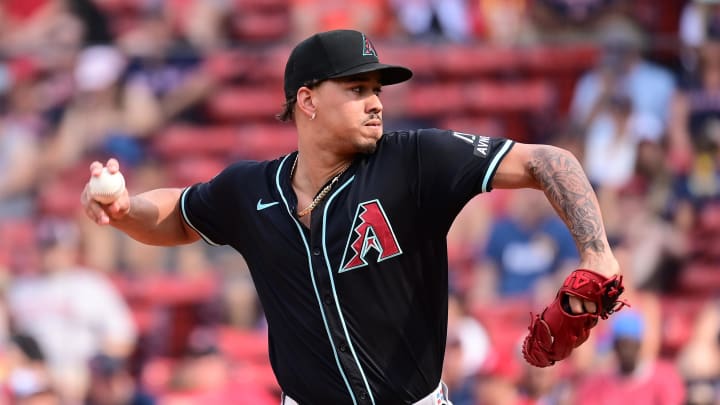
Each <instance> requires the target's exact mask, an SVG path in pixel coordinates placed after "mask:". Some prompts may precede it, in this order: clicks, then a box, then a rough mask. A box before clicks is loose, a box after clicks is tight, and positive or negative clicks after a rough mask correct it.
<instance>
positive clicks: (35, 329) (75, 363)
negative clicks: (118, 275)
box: [7, 218, 136, 402]
mask: <svg viewBox="0 0 720 405" xmlns="http://www.w3.org/2000/svg"><path fill="white" fill-rule="evenodd" d="M36 243H37V245H38V247H39V250H40V262H41V267H40V269H38V271H37V274H34V275H26V276H22V277H16V278H14V279H12V280H11V282H10V285H9V286H8V290H7V297H8V298H7V299H8V307H9V311H10V316H11V321H12V323H13V325H14V327H15V328H16V329H17V330H18V331H20V332H21V333H25V334H28V335H29V336H32V337H33V338H34V339H36V340H37V342H38V343H39V345H40V347H41V348H42V350H43V352H44V353H45V356H46V361H47V364H48V367H49V371H50V375H51V381H52V382H53V385H54V387H55V388H56V389H57V390H58V392H59V393H60V394H61V395H62V397H63V399H64V400H66V401H71V402H72V401H79V400H81V399H82V397H83V395H84V393H85V390H86V388H87V384H88V377H89V376H88V372H87V362H88V360H89V359H90V358H91V357H92V356H93V355H95V354H96V353H98V352H100V351H103V352H106V353H112V354H114V355H117V356H121V357H122V356H127V355H129V354H130V352H131V351H132V350H133V346H134V344H135V333H136V332H135V325H134V323H133V320H132V318H131V315H130V312H129V309H128V308H127V306H126V305H125V303H124V301H123V299H122V297H121V296H119V295H118V293H117V291H116V290H115V288H114V287H113V286H112V285H111V284H110V283H109V282H108V281H107V280H106V279H105V278H104V277H102V276H101V275H100V274H98V273H96V272H94V271H92V270H90V269H85V268H82V267H81V266H80V265H79V264H78V262H77V258H78V252H79V247H80V243H81V241H80V239H79V237H78V230H77V229H76V226H75V224H74V222H72V221H69V220H59V219H50V218H47V219H44V220H42V221H40V222H39V224H38V229H37V242H36Z"/></svg>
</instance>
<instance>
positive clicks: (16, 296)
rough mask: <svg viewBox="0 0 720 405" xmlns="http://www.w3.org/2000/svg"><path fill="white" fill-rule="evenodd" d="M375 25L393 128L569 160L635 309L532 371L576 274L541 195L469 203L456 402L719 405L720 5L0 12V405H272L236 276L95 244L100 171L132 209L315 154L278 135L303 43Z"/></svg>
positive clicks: (102, 3) (244, 283)
mask: <svg viewBox="0 0 720 405" xmlns="http://www.w3.org/2000/svg"><path fill="white" fill-rule="evenodd" d="M335 28H354V29H358V30H362V31H364V32H366V33H367V34H368V35H369V37H370V38H372V39H373V41H374V43H375V46H376V48H377V49H378V52H379V53H380V57H381V59H382V60H383V61H384V62H386V63H402V64H404V65H407V66H409V67H411V68H412V69H413V70H414V71H415V78H414V79H413V80H412V81H411V82H409V83H408V84H404V85H400V86H390V87H388V88H386V89H384V91H383V102H384V105H385V112H384V116H385V122H386V127H387V129H401V128H417V127H440V128H448V129H453V130H457V131H462V132H470V133H477V134H484V135H491V136H505V137H509V138H512V139H515V140H517V141H521V142H536V143H549V144H554V145H558V146H562V147H564V148H568V149H570V150H571V151H573V152H574V153H575V154H576V155H577V156H578V158H579V159H580V161H581V162H582V163H583V165H584V168H585V170H586V171H587V173H588V176H589V177H590V179H591V181H592V183H593V185H594V187H595V188H596V190H597V193H598V195H599V198H600V201H601V205H602V208H603V213H604V219H605V222H606V227H607V231H608V235H609V237H610V240H611V243H612V245H613V247H614V249H615V250H614V251H615V253H616V255H617V256H618V259H619V260H620V261H621V265H622V268H623V270H624V273H625V280H626V285H627V287H628V288H627V291H626V298H627V299H628V300H629V301H630V302H631V303H632V308H630V309H624V310H623V311H622V312H620V313H618V314H616V315H615V316H613V317H612V318H611V320H609V321H607V322H601V324H600V325H599V326H598V327H597V328H596V329H595V330H594V332H593V335H592V336H591V339H590V340H589V341H588V342H587V343H586V344H585V345H583V346H582V347H581V348H580V349H579V350H577V351H576V352H575V353H574V354H573V355H572V357H571V358H569V359H568V360H566V361H564V362H562V363H561V364H558V365H556V366H555V367H552V368H548V369H534V368H530V367H528V366H526V365H525V363H524V361H523V360H522V359H521V357H519V356H518V353H519V349H518V348H519V344H520V342H521V340H522V337H523V336H524V334H525V332H526V328H527V325H528V323H529V312H530V311H531V310H534V311H537V310H538V309H540V308H542V307H543V306H544V305H546V304H547V303H548V302H550V300H551V299H552V298H553V296H554V294H555V292H556V291H557V288H558V286H559V284H560V281H561V280H562V279H563V278H564V277H565V275H567V274H568V272H569V271H570V270H571V269H572V267H573V266H574V265H576V263H577V259H578V257H577V252H576V250H575V246H574V244H573V241H572V239H571V238H570V235H569V233H568V231H567V230H566V229H565V228H564V225H563V224H562V222H560V220H559V218H558V217H557V216H556V215H555V214H554V212H553V211H552V209H551V208H550V207H549V205H548V204H547V202H546V201H545V199H544V197H543V196H542V194H540V192H537V191H529V190H519V191H504V190H498V191H494V192H492V193H490V194H488V195H484V196H481V197H478V198H475V199H473V200H472V201H471V202H470V203H469V204H468V206H467V207H466V209H465V210H464V211H463V212H462V213H461V215H460V217H459V218H458V220H457V221H456V223H455V225H454V226H453V228H452V230H451V232H450V234H449V235H448V240H449V250H450V280H451V302H450V321H449V331H448V334H449V335H448V349H447V354H446V361H445V369H444V373H443V374H444V375H443V378H444V380H445V382H446V383H447V384H448V385H449V386H450V393H451V398H453V400H454V403H455V405H520V404H523V405H529V404H537V405H555V404H573V405H574V404H578V405H587V404H589V405H592V404H597V405H605V404H633V405H643V404H663V405H664V404H667V405H672V404H693V405H713V404H720V357H719V352H718V349H719V348H720V300H718V298H719V297H720V266H719V265H720V150H719V148H718V146H719V145H720V1H711V0H696V1H692V0H664V1H655V0H357V1H352V2H346V3H343V2H337V1H334V0H167V1H163V0H3V1H0V291H1V293H2V294H0V296H1V297H2V299H1V300H0V404H26V405H29V404H34V405H35V404H36V405H41V404H43V405H44V404H71V405H74V404H98V405H100V404H107V405H110V404H113V405H120V404H137V405H139V404H167V405H185V404H230V403H235V404H246V403H252V404H255V405H264V404H276V403H277V402H278V401H279V399H278V398H279V388H278V386H277V384H276V382H275V379H274V377H273V375H272V371H271V369H270V366H269V362H268V353H267V342H266V339H267V337H266V329H265V323H264V319H263V313H262V308H261V307H260V306H259V304H258V301H257V298H256V295H255V290H254V287H253V285H252V281H251V280H250V277H249V273H248V271H247V267H246V265H245V263H244V261H243V260H242V257H240V256H239V255H238V254H236V253H235V252H233V251H230V250H229V249H225V248H212V249H210V248H208V247H207V246H205V245H204V244H202V243H195V244H193V245H189V246H184V247H181V248H153V247H148V246H144V245H141V244H139V243H136V242H134V241H132V240H130V239H129V238H127V237H125V236H124V235H122V234H120V233H119V232H117V231H115V230H113V229H111V228H107V227H99V226H96V225H95V224H93V223H90V222H89V221H88V220H86V219H85V217H84V215H83V213H82V212H80V205H79V202H78V200H79V195H80V192H81V190H82V187H83V186H84V184H85V182H86V181H87V178H88V166H89V164H90V162H91V161H93V160H95V159H98V160H101V161H105V160H106V159H107V158H108V157H111V156H114V157H117V158H118V159H119V160H120V162H121V166H122V168H123V172H124V173H125V176H126V179H127V182H128V185H129V187H130V191H131V193H133V192H140V191H145V190H147V189H150V188H154V187H159V186H186V185H189V184H192V183H195V182H199V181H205V180H209V179H210V178H211V177H212V176H213V175H214V174H216V173H217V172H218V171H219V170H220V169H221V168H223V167H224V166H225V165H226V164H228V163H229V162H232V161H233V160H236V159H268V158H274V157H277V156H279V155H281V154H284V153H287V152H289V151H291V150H293V149H294V145H295V142H296V138H295V130H294V127H293V126H292V125H290V124H281V123H279V122H278V121H276V120H275V119H274V115H275V114H276V113H279V112H280V110H281V106H282V103H283V93H282V73H283V70H284V64H285V60H286V58H287V56H288V54H289V51H290V49H291V48H292V46H293V45H294V44H295V43H296V42H297V41H299V40H301V39H303V38H305V37H307V36H308V35H310V34H312V33H314V32H316V31H321V30H327V29H335Z"/></svg>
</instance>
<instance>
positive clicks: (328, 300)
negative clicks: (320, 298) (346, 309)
mask: <svg viewBox="0 0 720 405" xmlns="http://www.w3.org/2000/svg"><path fill="white" fill-rule="evenodd" d="M324 301H325V305H332V303H333V300H332V297H331V296H330V294H325V297H324Z"/></svg>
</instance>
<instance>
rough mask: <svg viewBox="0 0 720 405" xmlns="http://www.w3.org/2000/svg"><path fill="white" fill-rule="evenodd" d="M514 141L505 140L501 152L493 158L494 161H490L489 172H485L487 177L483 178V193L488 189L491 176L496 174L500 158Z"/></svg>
mask: <svg viewBox="0 0 720 405" xmlns="http://www.w3.org/2000/svg"><path fill="white" fill-rule="evenodd" d="M512 144H513V141H511V140H509V139H508V140H507V141H505V144H504V145H503V146H502V148H500V152H498V153H497V154H496V155H495V157H494V158H493V160H492V162H490V166H488V170H487V172H485V178H484V179H483V183H482V190H481V192H482V193H486V192H487V191H488V183H490V178H491V177H492V176H493V174H495V170H497V165H498V163H500V159H502V158H503V156H505V154H506V153H507V151H508V150H510V147H511V146H512Z"/></svg>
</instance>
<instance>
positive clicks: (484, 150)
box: [452, 131, 490, 158]
mask: <svg viewBox="0 0 720 405" xmlns="http://www.w3.org/2000/svg"><path fill="white" fill-rule="evenodd" d="M452 134H453V136H454V137H456V138H458V139H460V140H462V141H464V142H467V143H469V144H470V145H472V146H473V148H474V150H473V154H474V155H475V156H479V157H481V158H486V157H487V156H488V150H489V149H490V137H487V136H482V135H471V134H466V133H463V132H456V131H453V133H452Z"/></svg>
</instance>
